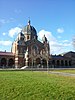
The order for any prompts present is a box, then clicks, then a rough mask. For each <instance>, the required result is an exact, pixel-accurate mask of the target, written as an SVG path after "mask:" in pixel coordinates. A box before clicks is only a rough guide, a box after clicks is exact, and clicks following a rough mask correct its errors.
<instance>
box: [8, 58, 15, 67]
mask: <svg viewBox="0 0 75 100" xmlns="http://www.w3.org/2000/svg"><path fill="white" fill-rule="evenodd" d="M8 66H9V67H11V68H12V67H14V60H13V59H12V58H10V59H9V61H8Z"/></svg>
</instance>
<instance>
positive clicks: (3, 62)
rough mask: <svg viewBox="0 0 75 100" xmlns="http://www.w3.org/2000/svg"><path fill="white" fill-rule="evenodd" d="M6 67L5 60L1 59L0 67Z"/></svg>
mask: <svg viewBox="0 0 75 100" xmlns="http://www.w3.org/2000/svg"><path fill="white" fill-rule="evenodd" d="M6 65H7V60H6V58H2V59H1V66H3V67H4V68H5V67H6Z"/></svg>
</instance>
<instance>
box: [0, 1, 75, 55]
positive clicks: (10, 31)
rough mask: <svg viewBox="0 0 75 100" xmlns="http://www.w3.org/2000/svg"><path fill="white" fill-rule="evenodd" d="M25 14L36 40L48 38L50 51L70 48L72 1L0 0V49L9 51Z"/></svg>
mask: <svg viewBox="0 0 75 100" xmlns="http://www.w3.org/2000/svg"><path fill="white" fill-rule="evenodd" d="M29 17H30V20H31V25H32V26H34V27H35V28H36V30H37V34H38V35H39V36H38V38H39V40H40V41H41V40H42V36H43V35H44V34H45V35H46V37H47V38H48V41H49V43H50V46H51V47H50V49H51V54H59V53H63V52H67V51H74V48H73V46H72V38H73V36H74V35H75V0H0V51H4V50H6V51H11V45H12V42H13V41H14V40H15V38H16V37H17V34H18V33H19V31H20V30H21V28H22V27H24V26H25V25H27V21H28V19H29Z"/></svg>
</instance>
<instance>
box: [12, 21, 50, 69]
mask: <svg viewBox="0 0 75 100" xmlns="http://www.w3.org/2000/svg"><path fill="white" fill-rule="evenodd" d="M42 40H43V41H42V42H40V41H39V40H38V36H37V31H36V29H35V28H34V27H33V26H31V23H30V20H29V21H28V24H27V25H26V26H25V27H24V28H23V29H22V30H21V32H20V33H19V34H18V36H17V39H16V40H15V41H14V42H13V44H12V48H11V50H12V51H11V52H12V53H13V54H14V55H15V67H16V68H21V67H23V66H27V67H29V68H31V67H33V68H35V67H36V68H37V67H43V68H45V67H47V66H48V63H49V59H50V47H49V42H48V40H47V38H46V36H45V35H44V36H43V39H42Z"/></svg>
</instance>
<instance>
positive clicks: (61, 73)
mask: <svg viewBox="0 0 75 100" xmlns="http://www.w3.org/2000/svg"><path fill="white" fill-rule="evenodd" d="M49 73H50V74H57V75H63V76H75V74H71V73H64V72H54V71H49Z"/></svg>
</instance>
